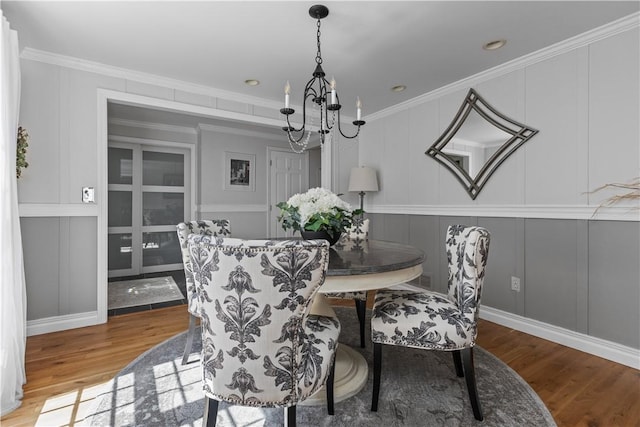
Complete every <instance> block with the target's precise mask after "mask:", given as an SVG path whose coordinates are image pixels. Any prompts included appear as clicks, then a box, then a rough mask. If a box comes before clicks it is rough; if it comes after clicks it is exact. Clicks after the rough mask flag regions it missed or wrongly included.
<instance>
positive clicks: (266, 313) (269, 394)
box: [189, 235, 340, 426]
mask: <svg viewBox="0 0 640 427" xmlns="http://www.w3.org/2000/svg"><path fill="white" fill-rule="evenodd" d="M189 250H190V256H191V262H192V268H193V275H194V280H195V282H196V284H197V286H198V287H199V288H200V289H201V293H202V301H201V302H202V305H201V321H202V322H203V324H204V326H203V328H202V343H203V344H202V356H201V363H202V370H203V379H202V381H203V390H204V394H205V396H206V401H207V403H206V407H205V417H204V421H203V425H207V426H212V425H215V423H216V418H217V412H218V403H219V402H220V401H225V402H228V403H230V404H233V405H243V406H257V407H284V408H286V409H285V422H286V423H287V425H289V426H294V425H295V418H296V417H295V413H296V404H297V403H298V402H301V401H303V400H305V399H306V398H308V397H309V396H311V395H312V394H314V393H315V392H316V391H318V389H320V387H322V386H323V385H325V383H326V391H327V408H328V412H329V414H333V372H334V359H335V351H336V348H337V345H338V335H339V333H340V322H339V321H338V319H337V318H336V317H326V316H320V315H314V314H310V313H309V310H310V308H311V305H312V302H313V299H314V297H315V295H316V293H317V292H318V290H319V289H320V286H321V285H322V284H323V283H324V280H325V277H326V270H327V265H328V262H329V245H328V243H327V242H326V241H324V240H308V241H306V240H286V241H267V240H253V241H252V240H240V239H231V238H215V237H210V236H198V235H191V236H189Z"/></svg>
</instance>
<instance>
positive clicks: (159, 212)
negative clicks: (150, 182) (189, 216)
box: [142, 191, 184, 225]
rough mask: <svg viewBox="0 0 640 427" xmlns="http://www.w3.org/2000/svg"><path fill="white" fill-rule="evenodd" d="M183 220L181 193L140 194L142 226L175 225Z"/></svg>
mask: <svg viewBox="0 0 640 427" xmlns="http://www.w3.org/2000/svg"><path fill="white" fill-rule="evenodd" d="M183 219H184V194H183V193H149V192H146V191H145V192H144V193H142V225H175V224H178V223H179V222H182V221H183Z"/></svg>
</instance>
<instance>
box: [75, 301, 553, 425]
mask: <svg viewBox="0 0 640 427" xmlns="http://www.w3.org/2000/svg"><path fill="white" fill-rule="evenodd" d="M336 312H337V313H338V316H339V317H340V320H341V323H342V333H341V336H340V342H342V343H345V344H347V345H350V346H351V347H353V348H355V349H357V350H358V351H360V352H362V354H363V355H364V356H365V357H366V359H367V361H368V362H369V368H370V369H369V381H368V383H367V385H366V386H365V387H364V389H363V390H362V391H360V393H358V394H357V395H356V396H354V397H352V398H349V399H346V400H344V401H342V402H339V403H336V406H335V415H334V416H329V415H327V412H326V407H324V406H323V407H309V406H298V408H297V420H298V425H300V426H337V427H342V426H344V427H347V426H348V427H353V426H473V425H478V426H536V427H538V426H555V425H556V424H555V422H554V421H553V418H552V416H551V414H550V413H549V411H548V410H547V408H546V407H545V406H544V404H543V403H542V401H541V400H540V398H539V397H538V396H537V395H536V394H535V392H534V391H533V390H532V389H531V388H530V387H529V385H528V384H526V383H525V382H524V381H523V380H522V378H520V376H518V374H517V373H516V372H515V371H513V370H512V369H511V368H509V367H508V366H507V365H505V364H504V363H503V362H501V361H500V360H498V359H497V358H496V357H495V356H493V355H491V354H490V353H488V352H487V351H485V350H483V349H482V348H479V347H476V350H475V354H474V355H475V363H476V378H477V383H478V392H479V395H480V402H481V404H482V409H483V413H484V418H485V419H484V421H483V422H479V421H476V420H475V419H474V417H473V413H472V410H471V405H470V403H469V396H468V393H467V388H466V385H465V382H464V379H463V378H458V377H457V376H456V374H455V368H454V366H453V360H452V357H451V355H450V354H449V353H442V352H433V351H421V350H413V349H403V348H396V347H392V346H385V347H384V348H383V375H382V385H381V392H380V402H379V408H378V412H377V413H376V412H370V406H371V392H372V388H373V379H372V360H373V359H372V351H371V349H372V346H371V343H370V341H368V342H367V348H365V349H360V347H359V342H360V341H359V335H358V327H357V325H358V321H357V318H356V315H355V309H351V308H337V309H336ZM367 314H368V316H369V315H370V312H369V313H367ZM367 321H368V318H367ZM185 339H186V333H182V334H179V335H176V336H175V337H173V338H171V339H169V340H167V341H165V342H164V343H161V344H159V345H158V346H156V347H154V348H152V349H150V350H149V351H147V352H146V353H144V354H142V355H141V356H140V357H138V358H137V359H136V360H134V361H133V362H131V363H130V364H129V365H128V366H127V367H126V368H125V369H123V370H122V371H121V372H120V373H119V374H118V375H117V376H116V377H115V378H114V379H113V380H112V381H111V382H110V383H108V384H107V386H106V389H105V390H104V392H103V393H102V394H101V395H99V396H97V397H96V398H95V400H94V402H93V403H92V405H91V406H90V409H89V410H88V412H87V414H88V416H87V418H85V425H94V426H200V425H202V414H203V409H204V397H203V394H202V388H201V382H200V380H201V371H200V364H199V363H198V360H199V354H198V352H199V349H200V345H201V343H200V339H199V337H198V338H196V340H195V341H197V342H195V343H194V350H193V354H192V355H191V358H190V363H189V364H187V365H186V366H182V365H181V364H180V363H181V357H182V352H183V350H184V344H185ZM218 425H219V426H225V427H226V426H279V425H283V410H282V409H279V408H276V409H271V408H269V409H263V408H247V407H240V406H228V405H227V404H225V403H221V404H220V411H219V412H218Z"/></svg>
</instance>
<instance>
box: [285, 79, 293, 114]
mask: <svg viewBox="0 0 640 427" xmlns="http://www.w3.org/2000/svg"><path fill="white" fill-rule="evenodd" d="M289 92H291V85H290V84H289V80H287V84H286V85H284V108H289Z"/></svg>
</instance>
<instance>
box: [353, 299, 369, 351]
mask: <svg viewBox="0 0 640 427" xmlns="http://www.w3.org/2000/svg"><path fill="white" fill-rule="evenodd" d="M353 301H354V302H355V303H356V313H357V314H358V322H360V347H361V348H364V320H365V316H366V314H367V301H361V300H359V299H354V300H353Z"/></svg>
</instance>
